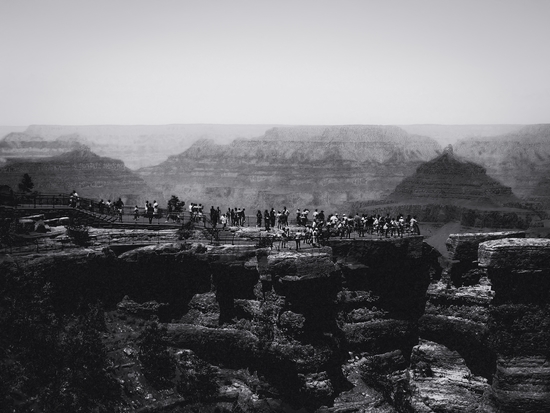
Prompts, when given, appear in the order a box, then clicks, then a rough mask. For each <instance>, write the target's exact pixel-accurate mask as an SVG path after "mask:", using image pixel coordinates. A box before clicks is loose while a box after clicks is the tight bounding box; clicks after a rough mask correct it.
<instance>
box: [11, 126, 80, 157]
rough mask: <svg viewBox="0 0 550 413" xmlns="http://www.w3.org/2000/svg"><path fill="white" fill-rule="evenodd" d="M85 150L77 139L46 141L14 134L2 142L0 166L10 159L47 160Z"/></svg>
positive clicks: (36, 137) (65, 138)
mask: <svg viewBox="0 0 550 413" xmlns="http://www.w3.org/2000/svg"><path fill="white" fill-rule="evenodd" d="M84 148H86V146H85V145H84V144H83V143H82V142H79V141H78V140H77V139H76V138H75V137H58V138H57V139H55V140H45V139H44V138H42V137H40V136H35V135H29V134H27V133H22V132H13V133H9V134H8V135H6V136H5V137H4V139H2V140H0V165H1V164H2V163H5V162H6V161H7V160H9V159H22V158H24V159H29V158H34V159H36V158H46V157H51V156H56V155H61V154H63V153H65V152H70V151H73V150H77V149H84Z"/></svg>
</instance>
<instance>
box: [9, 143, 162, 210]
mask: <svg viewBox="0 0 550 413" xmlns="http://www.w3.org/2000/svg"><path fill="white" fill-rule="evenodd" d="M25 173H28V174H29V175H30V176H31V178H32V180H33V183H34V189H35V190H38V191H40V192H43V193H66V194H68V193H71V192H72V191H73V190H77V192H78V194H79V195H80V196H82V197H85V198H92V199H94V198H95V199H98V200H99V199H100V198H103V199H104V200H105V201H106V200H107V199H111V200H116V199H118V198H119V197H121V198H122V200H123V201H124V202H125V204H128V205H130V204H138V203H139V205H142V204H143V203H144V202H145V200H146V199H149V200H153V199H161V196H162V195H161V193H160V192H159V191H157V190H155V189H152V188H150V187H149V186H148V185H147V184H146V183H145V182H144V181H143V180H142V179H141V178H140V177H139V176H137V175H136V174H135V173H133V172H132V171H130V170H129V169H128V168H127V167H126V166H125V165H124V162H122V161H121V160H118V159H112V158H105V157H101V156H99V155H96V154H95V153H93V152H92V151H90V150H89V149H88V148H86V147H84V148H81V149H75V150H73V151H70V152H66V153H63V154H61V155H57V156H53V157H47V158H39V159H34V160H17V161H16V160H13V161H9V162H8V163H7V164H6V165H5V166H4V167H2V168H0V179H1V180H2V181H3V182H5V183H6V184H8V185H10V186H11V187H12V188H17V185H18V183H19V182H21V177H22V176H23V174H25Z"/></svg>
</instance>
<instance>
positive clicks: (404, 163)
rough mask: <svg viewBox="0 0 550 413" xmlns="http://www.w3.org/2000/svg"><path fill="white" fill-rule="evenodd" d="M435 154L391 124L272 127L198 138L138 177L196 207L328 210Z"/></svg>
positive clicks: (386, 187) (380, 187)
mask: <svg viewBox="0 0 550 413" xmlns="http://www.w3.org/2000/svg"><path fill="white" fill-rule="evenodd" d="M438 151H440V146H439V144H438V143H437V142H436V141H435V140H433V139H431V138H427V137H423V136H417V135H409V134H407V133H406V132H405V131H403V130H402V129H400V128H398V127H394V126H327V127H324V126H303V127H276V128H273V129H270V130H269V131H267V132H266V133H265V135H264V136H262V137H260V138H256V139H246V140H244V139H243V140H235V141H233V142H231V143H230V144H228V145H220V144H216V143H214V142H212V141H205V140H202V141H198V142H196V143H195V144H193V146H192V147H191V148H189V149H188V150H186V151H185V152H183V153H182V154H180V155H175V156H171V157H170V158H168V160H167V161H165V162H163V163H162V164H160V165H157V166H155V167H149V168H143V169H140V170H139V171H138V173H139V174H140V176H141V177H142V178H143V179H144V180H145V181H146V182H148V183H149V185H151V186H153V187H159V186H161V185H162V186H163V188H164V190H165V191H167V192H169V193H177V194H181V197H182V198H183V199H190V200H197V202H199V201H198V200H204V199H207V200H208V204H214V205H224V206H229V207H234V206H238V205H244V206H246V207H249V208H252V209H254V210H255V209H262V210H263V209H264V208H265V207H266V206H272V205H273V206H275V205H277V206H278V207H280V208H282V206H284V205H286V206H287V207H289V208H292V207H298V208H300V207H304V206H309V207H319V208H326V209H327V210H328V209H329V208H330V209H334V208H338V207H342V206H343V205H346V204H349V203H350V202H353V201H360V200H374V199H380V198H383V197H384V196H386V195H388V194H389V193H390V192H391V190H392V189H393V188H394V187H395V186H396V185H397V183H399V182H400V181H401V180H402V179H403V178H404V177H405V176H407V175H410V174H412V173H413V172H414V170H415V168H416V167H417V166H418V165H420V164H421V163H422V162H424V161H427V160H429V159H431V158H433V157H434V156H436V155H437V154H438Z"/></svg>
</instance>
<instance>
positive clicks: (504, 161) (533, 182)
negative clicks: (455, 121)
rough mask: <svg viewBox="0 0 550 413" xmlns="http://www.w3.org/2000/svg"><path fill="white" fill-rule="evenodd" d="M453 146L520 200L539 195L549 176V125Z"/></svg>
mask: <svg viewBox="0 0 550 413" xmlns="http://www.w3.org/2000/svg"><path fill="white" fill-rule="evenodd" d="M454 146H455V152H456V153H457V154H458V155H460V156H462V157H464V158H466V159H468V160H471V161H473V162H476V163H478V164H480V165H483V166H484V167H485V168H487V174H488V175H490V176H492V177H493V178H495V179H498V180H499V181H500V182H502V183H503V184H504V185H506V186H510V187H511V188H512V190H513V191H514V193H515V194H517V195H518V196H521V197H531V196H533V195H539V194H538V193H537V186H538V185H539V183H540V182H541V181H542V180H543V179H545V178H546V177H547V176H548V173H549V172H550V124H543V125H529V126H525V127H523V128H521V129H519V130H517V131H516V132H512V133H507V134H502V135H499V136H492V137H479V138H472V139H464V140H460V141H459V142H457V144H456V145H454Z"/></svg>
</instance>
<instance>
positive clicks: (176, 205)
mask: <svg viewBox="0 0 550 413" xmlns="http://www.w3.org/2000/svg"><path fill="white" fill-rule="evenodd" d="M168 205H170V206H172V211H174V212H181V211H182V209H183V207H184V206H185V202H183V201H180V199H179V198H178V197H177V196H176V195H172V198H170V200H169V201H168Z"/></svg>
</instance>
